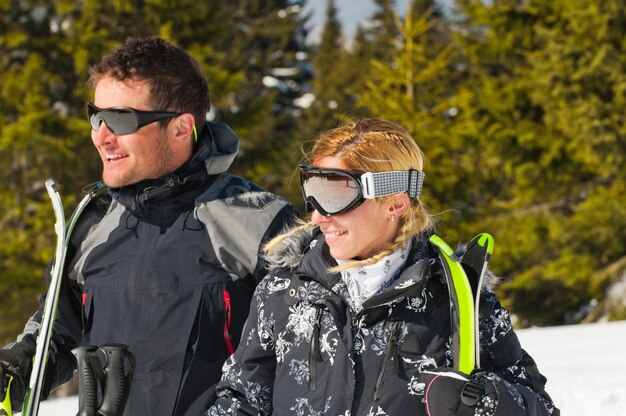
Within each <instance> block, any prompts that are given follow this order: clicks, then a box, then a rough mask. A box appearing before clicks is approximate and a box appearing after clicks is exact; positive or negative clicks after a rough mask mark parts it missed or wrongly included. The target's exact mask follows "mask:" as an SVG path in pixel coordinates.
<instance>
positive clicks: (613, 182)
mask: <svg viewBox="0 0 626 416" xmlns="http://www.w3.org/2000/svg"><path fill="white" fill-rule="evenodd" d="M458 3H459V5H460V7H461V9H460V11H461V12H462V16H463V17H464V19H465V20H464V21H463V22H462V23H461V24H462V28H463V31H462V32H459V33H462V34H463V36H461V37H460V39H461V40H462V41H463V45H464V47H465V50H466V51H467V54H468V63H469V67H468V81H467V82H466V83H465V84H464V85H465V87H464V89H463V91H462V92H461V93H460V94H459V95H458V96H457V102H456V104H457V106H458V108H459V109H460V111H461V112H460V116H459V117H458V118H457V120H458V125H457V126H456V128H457V130H455V131H456V132H458V134H460V132H463V133H462V134H464V135H465V137H466V139H467V141H468V142H471V143H472V147H473V148H475V149H476V154H477V157H478V156H479V157H480V160H481V169H480V171H477V175H476V179H477V180H478V181H479V182H481V183H482V184H483V186H481V187H480V188H479V189H478V191H479V192H478V193H479V194H480V195H482V201H475V202H477V203H476V215H475V217H474V218H476V219H479V218H483V220H482V221H480V220H479V221H477V222H476V225H477V226H478V227H483V226H489V227H490V228H491V229H492V230H493V231H494V234H495V235H496V241H500V244H499V247H500V249H499V251H500V252H502V253H503V255H501V256H497V258H496V259H494V260H495V261H494V267H497V268H499V270H500V272H501V273H503V274H505V275H508V276H511V279H510V280H509V281H507V282H506V283H505V284H504V285H503V286H502V289H503V294H504V296H503V298H504V299H505V301H506V302H507V305H508V306H510V307H511V308H512V309H513V311H514V312H515V313H516V314H518V315H519V316H520V318H521V323H522V324H557V323H565V322H575V321H577V320H580V319H581V317H583V316H584V314H585V313H586V312H585V308H586V307H587V305H589V304H590V301H591V300H592V299H598V298H599V299H601V298H602V297H603V296H604V294H603V292H604V291H605V290H606V285H607V283H608V282H610V281H611V280H614V279H616V277H617V276H619V275H620V273H621V272H620V270H623V269H624V263H625V262H624V255H625V251H626V247H625V245H624V243H623V241H622V240H623V239H620V238H616V236H618V235H621V234H622V233H623V232H624V229H625V227H626V226H625V224H626V221H625V220H624V218H625V217H624V214H625V209H624V207H623V204H620V203H618V202H617V201H618V200H619V195H620V192H622V191H623V190H624V169H623V164H624V160H623V158H624V144H625V140H624V122H623V118H622V117H621V115H620V110H619V108H620V106H621V105H622V104H623V100H624V93H623V91H624V79H623V75H622V74H623V73H624V60H623V59H622V58H621V57H622V56H623V53H624V51H623V46H622V44H623V42H622V39H623V31H624V29H623V24H624V22H625V17H626V15H625V14H624V9H623V7H622V6H623V4H622V2H620V1H607V2H602V4H599V3H597V2H593V1H581V2H576V4H572V3H571V2H567V1H541V0H535V1H530V2H524V3H522V2H518V1H494V2H490V3H489V4H487V3H484V2H480V1H459V2H458ZM620 264H621V265H622V266H621V267H619V265H620ZM610 270H612V271H613V272H612V273H609V272H608V271H610Z"/></svg>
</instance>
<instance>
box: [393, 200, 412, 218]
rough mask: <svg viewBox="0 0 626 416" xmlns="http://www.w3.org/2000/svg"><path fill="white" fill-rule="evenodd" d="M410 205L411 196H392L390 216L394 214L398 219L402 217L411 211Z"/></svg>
mask: <svg viewBox="0 0 626 416" xmlns="http://www.w3.org/2000/svg"><path fill="white" fill-rule="evenodd" d="M410 204H411V201H410V200H409V196H408V195H407V194H394V195H391V200H390V204H389V214H390V215H391V214H393V215H395V216H396V217H401V216H402V215H403V214H404V213H405V212H406V210H407V209H409V205H410Z"/></svg>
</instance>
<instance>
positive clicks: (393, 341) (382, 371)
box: [374, 321, 400, 401]
mask: <svg viewBox="0 0 626 416" xmlns="http://www.w3.org/2000/svg"><path fill="white" fill-rule="evenodd" d="M399 327H400V322H398V321H396V322H394V323H393V324H392V326H391V333H390V334H389V342H387V348H386V349H385V358H384V359H383V364H382V366H381V367H380V371H379V372H378V378H377V379H376V388H375V389H374V401H378V399H379V397H380V388H381V387H382V385H383V379H384V378H385V373H386V372H387V364H388V363H389V361H390V359H391V352H392V351H393V347H394V346H395V345H396V335H397V333H398V328H399Z"/></svg>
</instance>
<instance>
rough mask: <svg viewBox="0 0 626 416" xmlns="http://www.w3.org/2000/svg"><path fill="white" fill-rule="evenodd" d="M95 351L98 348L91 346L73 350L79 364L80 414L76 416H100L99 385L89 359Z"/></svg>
mask: <svg viewBox="0 0 626 416" xmlns="http://www.w3.org/2000/svg"><path fill="white" fill-rule="evenodd" d="M95 351H96V347H94V346H91V345H87V346H83V347H78V348H74V349H73V350H72V354H74V356H75V357H76V362H77V363H78V366H77V372H78V413H77V414H76V416H98V413H97V412H98V410H97V409H98V390H97V388H98V383H97V381H96V375H95V373H94V370H93V367H92V366H91V361H90V358H89V354H91V353H95Z"/></svg>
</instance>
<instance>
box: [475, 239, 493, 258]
mask: <svg viewBox="0 0 626 416" xmlns="http://www.w3.org/2000/svg"><path fill="white" fill-rule="evenodd" d="M474 240H476V241H477V243H478V244H479V245H480V246H481V247H486V249H487V253H488V254H489V255H490V256H491V255H492V254H493V247H494V245H495V241H494V239H493V237H492V236H491V234H489V233H481V234H478V235H477V236H476V237H475V238H474Z"/></svg>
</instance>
